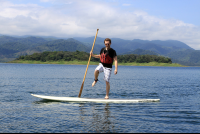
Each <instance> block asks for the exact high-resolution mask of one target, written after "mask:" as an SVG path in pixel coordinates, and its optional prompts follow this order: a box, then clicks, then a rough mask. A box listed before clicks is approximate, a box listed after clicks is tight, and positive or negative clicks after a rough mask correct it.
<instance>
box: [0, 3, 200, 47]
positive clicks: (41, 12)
mask: <svg viewBox="0 0 200 134" xmlns="http://www.w3.org/2000/svg"><path fill="white" fill-rule="evenodd" d="M40 2H51V3H54V4H53V5H52V6H50V7H43V6H40V5H39V4H13V3H10V2H8V1H4V0H3V1H0V5H1V8H0V31H1V33H0V34H9V35H40V36H57V37H65V38H69V37H77V36H78V37H90V36H94V35H95V33H96V29H97V28H99V32H98V36H99V37H110V38H113V37H115V38H122V39H129V40H132V39H145V40H169V39H172V40H179V41H182V42H184V43H186V44H187V45H189V46H191V47H192V48H194V49H200V39H199V37H200V28H199V27H197V26H195V25H193V24H187V23H184V22H183V21H180V20H175V19H163V18H158V17H155V16H151V15H149V14H148V13H147V12H143V11H136V10H129V11H127V10H126V11H124V10H122V9H119V8H116V7H114V6H111V4H109V3H106V1H94V0H84V1H82V0H73V1H72V0H56V1H55V0H40ZM124 6H125V5H124ZM126 6H127V5H126Z"/></svg>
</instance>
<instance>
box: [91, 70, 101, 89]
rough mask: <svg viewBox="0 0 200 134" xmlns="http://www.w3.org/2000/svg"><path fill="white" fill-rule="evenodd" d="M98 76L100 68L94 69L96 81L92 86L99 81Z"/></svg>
mask: <svg viewBox="0 0 200 134" xmlns="http://www.w3.org/2000/svg"><path fill="white" fill-rule="evenodd" d="M98 76H99V70H95V71H94V79H95V80H94V82H93V83H92V87H93V86H94V85H95V84H96V83H97V80H98Z"/></svg>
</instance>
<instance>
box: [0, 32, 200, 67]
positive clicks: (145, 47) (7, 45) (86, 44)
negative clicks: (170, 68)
mask: <svg viewBox="0 0 200 134" xmlns="http://www.w3.org/2000/svg"><path fill="white" fill-rule="evenodd" d="M104 39H105V38H101V37H97V39H96V42H95V46H94V50H93V53H95V54H99V52H100V49H101V48H103V47H105V45H104ZM111 40H112V44H111V47H112V48H114V49H115V50H116V52H117V55H124V54H139V55H145V54H148V55H160V56H166V57H169V58H171V59H172V62H177V63H180V64H183V65H192V66H200V58H199V57H200V51H198V50H194V49H193V48H191V47H189V46H188V45H187V44H185V43H183V42H180V41H176V40H166V41H161V40H152V41H148V40H140V39H134V40H124V39H119V38H111ZM93 42H94V37H88V38H81V37H75V38H69V39H59V38H56V37H52V36H51V37H45V36H44V37H40V36H37V37H36V36H15V37H13V36H6V35H2V36H0V62H6V61H9V60H11V59H12V60H13V58H17V57H19V56H20V55H31V54H33V53H36V52H38V53H40V52H44V51H72V52H74V51H76V50H78V51H84V52H88V53H89V52H90V51H91V48H92V45H93Z"/></svg>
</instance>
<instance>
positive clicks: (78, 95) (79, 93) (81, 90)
mask: <svg viewBox="0 0 200 134" xmlns="http://www.w3.org/2000/svg"><path fill="white" fill-rule="evenodd" d="M83 86H84V82H82V85H81V88H80V92H79V95H78V97H79V98H80V97H81V93H82V90H83Z"/></svg>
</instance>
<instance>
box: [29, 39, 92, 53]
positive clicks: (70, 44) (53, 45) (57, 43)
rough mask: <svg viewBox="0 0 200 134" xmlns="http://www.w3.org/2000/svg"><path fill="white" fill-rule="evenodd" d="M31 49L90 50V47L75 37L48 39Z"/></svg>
mask: <svg viewBox="0 0 200 134" xmlns="http://www.w3.org/2000/svg"><path fill="white" fill-rule="evenodd" d="M32 50H35V51H38V52H44V51H71V52H73V51H76V50H78V51H84V52H90V49H89V48H88V47H87V46H85V45H84V44H83V43H81V42H79V41H77V40H75V39H72V38H70V39H67V40H63V39H58V40H53V41H48V42H45V43H43V44H42V45H40V46H37V47H34V48H32Z"/></svg>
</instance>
